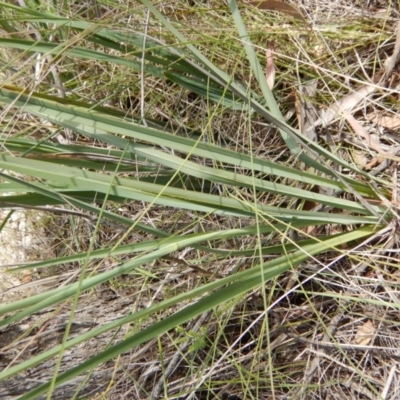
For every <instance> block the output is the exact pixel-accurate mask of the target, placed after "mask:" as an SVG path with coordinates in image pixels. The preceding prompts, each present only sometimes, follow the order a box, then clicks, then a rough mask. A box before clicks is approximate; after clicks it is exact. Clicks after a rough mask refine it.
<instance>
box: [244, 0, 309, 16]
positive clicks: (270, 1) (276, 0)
mask: <svg viewBox="0 0 400 400" xmlns="http://www.w3.org/2000/svg"><path fill="white" fill-rule="evenodd" d="M249 4H250V5H252V6H254V7H257V8H258V9H259V10H271V11H280V12H283V13H284V14H286V15H289V17H292V18H296V19H300V20H302V21H306V19H305V18H304V16H303V14H302V13H301V11H300V10H298V9H297V8H296V7H294V6H292V5H291V4H287V3H284V2H283V1H280V0H259V1H251V2H250V3H249Z"/></svg>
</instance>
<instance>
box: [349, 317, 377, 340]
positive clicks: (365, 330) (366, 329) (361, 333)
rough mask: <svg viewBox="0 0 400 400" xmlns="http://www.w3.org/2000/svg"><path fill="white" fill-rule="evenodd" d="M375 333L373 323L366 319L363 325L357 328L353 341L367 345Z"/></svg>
mask: <svg viewBox="0 0 400 400" xmlns="http://www.w3.org/2000/svg"><path fill="white" fill-rule="evenodd" d="M374 334H375V328H374V325H373V324H372V322H371V321H370V320H368V321H367V322H366V323H365V324H364V325H362V326H360V328H358V331H357V333H356V336H355V338H354V341H355V342H356V343H357V344H359V345H360V346H367V345H368V344H369V343H370V342H371V340H372V338H373V337H374Z"/></svg>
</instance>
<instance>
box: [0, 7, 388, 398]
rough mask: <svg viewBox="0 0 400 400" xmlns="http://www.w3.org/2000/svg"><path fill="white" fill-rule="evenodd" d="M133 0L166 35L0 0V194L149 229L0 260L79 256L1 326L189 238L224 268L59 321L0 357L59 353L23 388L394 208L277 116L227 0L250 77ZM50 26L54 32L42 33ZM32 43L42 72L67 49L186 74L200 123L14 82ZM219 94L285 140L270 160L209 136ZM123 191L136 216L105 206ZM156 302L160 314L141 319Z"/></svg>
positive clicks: (6, 311) (136, 337)
mask: <svg viewBox="0 0 400 400" xmlns="http://www.w3.org/2000/svg"><path fill="white" fill-rule="evenodd" d="M141 3H142V5H143V8H142V10H147V12H148V14H147V15H148V16H149V20H151V21H153V23H155V21H157V23H158V25H159V27H160V28H159V29H161V30H163V31H165V32H168V35H169V37H168V38H169V39H168V44H167V42H166V41H163V40H162V39H159V38H156V37H155V35H152V34H151V33H150V32H147V30H143V29H142V30H140V31H139V30H137V31H134V30H129V31H124V32H121V31H120V30H118V29H115V28H114V29H113V28H109V27H107V26H106V25H105V26H104V25H102V24H101V23H100V22H87V21H85V20H82V19H78V18H71V17H68V18H67V17H63V16H62V12H60V13H57V12H56V11H55V10H46V12H44V11H43V12H42V11H37V10H34V9H31V8H21V7H16V6H13V5H10V4H8V3H1V6H2V7H3V10H4V11H3V13H4V15H5V16H7V18H4V19H3V20H2V22H1V25H2V29H3V31H6V32H7V33H8V35H2V37H1V38H0V47H1V48H2V52H3V53H6V52H8V53H9V54H11V55H12V60H11V61H10V62H9V64H8V65H6V66H5V67H4V71H6V70H7V71H10V69H11V70H12V76H13V77H14V78H15V80H14V81H13V82H11V81H8V80H7V78H6V75H5V74H4V77H3V84H2V86H1V87H0V102H1V104H2V105H3V106H2V107H3V108H2V109H3V121H2V126H3V133H2V136H1V151H0V176H1V180H0V190H1V192H2V193H3V194H7V197H3V199H4V200H6V201H2V202H0V206H1V207H2V208H7V209H11V210H12V209H13V207H21V206H22V207H26V208H29V207H32V208H34V207H42V208H41V209H45V207H49V206H50V207H58V208H63V209H64V210H65V211H66V212H67V211H68V210H79V211H80V212H82V213H85V214H86V215H87V216H89V217H90V218H91V220H92V221H95V231H96V232H97V231H99V230H101V229H102V226H104V225H103V224H105V223H108V224H114V225H115V226H118V227H119V228H118V229H122V230H124V231H126V232H127V234H129V233H135V232H138V233H145V234H146V235H144V236H142V237H144V238H147V239H145V240H144V239H143V240H140V241H137V242H135V241H133V242H132V243H124V244H121V243H117V244H113V245H108V244H107V245H104V246H100V248H99V247H97V248H96V249H95V248H93V247H92V246H89V250H88V251H82V252H76V253H74V254H72V255H68V256H62V257H57V258H52V259H44V260H40V261H37V262H34V263H28V264H26V265H20V266H18V267H13V268H10V272H11V273H18V272H21V271H27V270H35V271H41V270H42V269H43V270H44V269H49V268H50V269H51V268H55V267H56V266H60V265H65V264H67V263H75V264H74V265H79V267H80V268H81V270H80V275H79V279H77V280H76V281H73V282H70V283H66V284H65V285H63V286H60V287H56V288H49V289H45V290H41V291H39V292H38V293H36V294H30V295H29V296H28V297H25V298H23V299H19V300H15V301H13V302H10V303H8V304H3V305H1V306H0V315H1V316H2V319H1V320H0V328H1V329H7V327H9V326H11V324H15V323H18V322H20V321H22V320H23V319H24V318H26V317H29V316H32V315H35V314H36V313H40V312H43V311H44V310H47V309H49V308H50V307H56V306H57V305H59V304H62V303H63V302H67V301H70V302H71V303H70V304H72V310H75V308H74V307H76V305H77V304H78V302H79V298H80V296H81V295H82V294H84V293H89V292H90V291H91V290H94V289H96V288H98V287H100V285H103V284H107V283H109V282H117V281H118V279H123V277H124V276H127V275H129V274H132V273H135V272H138V273H139V272H140V273H142V274H143V276H145V275H146V273H147V274H151V273H150V272H148V271H147V272H146V269H147V266H149V265H152V264H154V263H155V262H157V261H158V260H162V259H163V258H166V257H172V256H174V255H175V256H174V257H178V256H179V254H181V252H182V251H184V250H188V249H190V251H192V252H194V253H195V254H197V255H198V257H199V260H200V259H204V260H205V259H209V260H214V262H215V263H216V265H218V260H220V261H221V263H222V261H223V260H227V259H232V260H236V261H235V263H236V265H235V267H234V268H233V269H232V270H230V271H229V272H226V271H225V272H224V273H218V271H216V272H215V271H214V272H215V274H213V275H212V276H211V277H210V278H209V279H206V280H203V281H202V282H201V283H200V284H198V285H196V286H195V287H192V288H188V289H187V290H186V291H181V292H179V293H174V294H173V295H170V296H165V297H164V298H163V299H162V300H160V301H157V302H152V303H151V304H150V305H149V306H148V307H146V308H142V309H136V310H133V311H132V312H131V313H130V314H129V315H126V316H124V317H121V318H118V319H116V320H114V321H112V322H109V323H107V324H104V325H101V326H98V327H95V328H93V329H89V330H88V331H86V332H85V333H82V334H80V335H79V336H76V337H73V338H70V337H69V336H68V329H67V330H66V334H65V336H64V339H63V340H62V343H60V344H59V345H57V346H55V347H53V348H51V349H50V350H47V351H44V352H42V353H40V354H37V355H35V356H32V357H30V358H29V359H26V360H23V361H20V362H17V363H13V364H11V365H10V366H9V368H7V369H5V370H3V371H1V372H0V382H1V381H6V380H7V379H10V378H11V377H13V376H18V374H21V373H22V372H23V371H26V370H28V369H30V368H32V367H34V366H36V365H39V364H40V363H43V362H45V361H46V360H48V359H50V358H53V357H56V358H57V359H58V363H57V369H56V371H55V373H54V377H53V379H51V380H49V381H48V382H44V383H41V384H38V385H37V386H36V387H34V388H33V389H32V390H31V391H30V392H29V393H26V394H24V395H23V396H22V397H21V398H23V399H34V398H37V396H39V395H41V394H44V393H47V394H49V393H52V392H53V391H54V390H56V388H57V387H58V386H60V385H62V384H64V383H65V382H69V381H72V380H73V379H74V378H75V377H77V376H79V375H82V374H88V373H89V372H90V371H91V370H92V369H93V368H95V367H97V366H99V365H101V364H102V363H105V362H107V361H109V360H111V359H115V358H116V357H118V356H119V355H121V354H124V353H126V352H129V351H131V350H132V349H134V348H135V347H137V346H139V345H141V344H144V343H147V342H148V341H150V340H152V339H154V338H158V337H161V336H162V335H164V334H166V333H168V332H172V331H173V330H174V329H176V328H177V327H178V326H180V325H182V324H185V323H187V322H188V321H191V320H193V319H194V318H196V317H198V316H199V315H201V314H203V313H205V312H207V311H210V310H217V309H219V308H221V307H226V305H227V304H233V303H232V302H234V301H235V299H239V298H240V297H241V296H244V295H246V293H249V292H250V291H253V290H256V289H258V288H262V287H265V285H268V282H270V281H271V280H276V279H279V277H280V276H281V275H282V274H284V273H286V272H287V271H293V270H295V269H296V268H299V267H301V265H303V264H304V263H307V262H309V261H310V260H314V262H315V260H318V256H319V255H321V254H325V253H327V252H330V253H332V254H335V256H336V257H338V259H339V258H345V257H347V256H348V254H350V253H351V251H352V249H354V248H357V247H358V246H362V245H363V243H368V241H369V240H370V239H371V238H373V237H374V236H375V235H376V234H377V233H378V232H379V231H382V230H385V229H388V226H389V224H390V221H391V218H392V213H391V210H390V206H388V204H389V202H388V201H387V202H385V201H384V200H385V199H388V198H389V197H390V192H389V190H388V186H387V184H386V182H382V181H379V180H378V179H376V178H375V177H373V176H370V175H368V173H366V172H364V171H362V170H359V169H358V168H357V167H356V166H354V165H353V164H351V163H349V162H347V161H345V160H343V159H342V158H341V157H340V156H339V155H338V154H337V153H334V152H332V151H331V150H327V148H326V147H325V146H324V145H322V144H318V143H317V142H315V141H312V140H310V139H309V138H308V137H307V136H306V135H305V134H304V132H301V131H299V130H298V129H296V128H294V127H293V125H294V124H292V123H290V124H289V123H288V122H287V121H286V120H285V119H284V117H283V116H282V113H281V111H280V107H279V105H278V103H277V101H276V99H275V97H274V93H273V92H272V91H271V90H270V88H269V86H268V84H267V82H266V79H265V75H264V68H263V67H262V65H261V64H262V63H263V62H264V61H263V60H262V59H260V54H258V53H257V52H256V50H255V47H254V46H253V44H252V42H251V40H250V36H249V34H248V32H247V30H246V27H245V23H244V22H243V20H242V17H241V14H240V12H239V9H238V6H237V4H236V3H235V1H233V0H229V6H230V11H231V17H230V18H232V20H233V21H234V23H235V26H236V31H237V38H236V39H237V40H236V42H237V43H239V45H240V46H242V49H243V51H244V53H245V55H246V58H247V62H248V68H249V73H250V74H251V76H252V84H251V85H250V84H245V83H244V82H243V81H241V80H240V79H235V78H234V77H233V76H232V74H231V73H228V72H225V71H224V70H223V69H221V67H218V66H217V65H216V63H215V62H213V61H212V60H211V58H210V57H208V56H206V55H205V53H204V52H203V51H200V50H199V48H198V47H199V46H196V44H195V43H193V42H191V41H190V40H189V39H187V38H186V37H185V35H184V34H182V33H181V32H182V30H180V29H179V27H177V25H176V24H173V23H172V22H171V21H170V20H169V19H168V18H166V17H165V16H164V15H163V13H162V12H160V11H159V10H158V9H157V8H156V6H154V5H153V4H152V3H150V1H147V0H142V1H141ZM21 26H26V27H30V28H32V30H33V31H34V32H37V33H39V35H40V36H36V37H32V36H34V35H31V37H29V36H26V35H25V36H24V35H19V29H20V27H21ZM146 29H147V28H146ZM55 36H57V40H52V37H53V38H54V37H55ZM39 59H40V60H41V61H44V67H45V68H46V69H47V72H48V73H50V75H51V73H52V71H57V68H58V70H62V65H63V63H68V62H71V60H73V62H74V63H76V64H77V65H79V64H82V65H91V63H96V65H102V68H109V69H113V68H121V69H124V71H128V72H127V73H130V74H132V75H135V76H137V77H138V79H139V80H141V82H142V83H145V82H146V79H149V78H153V79H154V80H157V81H158V82H169V86H168V85H166V86H163V87H164V88H168V87H171V88H172V87H173V88H180V89H181V90H188V91H190V92H191V93H195V94H196V96H198V98H201V99H202V100H203V101H204V103H205V104H207V107H208V114H207V115H205V119H206V123H205V124H204V126H201V127H196V128H195V129H194V128H193V126H191V124H190V116H189V119H187V118H186V119H182V120H180V121H179V120H177V118H176V117H175V121H174V123H171V124H169V125H166V124H165V122H162V121H160V120H157V118H150V117H146V115H145V113H143V112H139V113H137V114H136V115H126V113H124V112H122V111H120V110H118V109H117V108H115V107H109V106H107V105H104V104H103V105H102V104H99V103H98V102H96V103H93V101H89V100H87V99H88V98H89V97H90V96H86V97H85V96H83V95H82V96H80V93H82V91H81V90H77V88H73V89H71V91H70V92H68V90H67V94H66V96H65V97H60V96H59V95H58V94H55V92H54V90H50V89H49V88H48V87H46V85H44V84H36V85H33V84H32V85H30V86H29V85H26V84H24V85H22V86H23V87H21V86H19V85H18V76H19V74H21V76H22V75H23V74H26V73H27V71H26V68H31V66H32V65H34V64H33V63H36V62H39V61H36V60H39ZM24 60H25V61H26V60H28V61H29V62H30V63H31V64H29V66H28V67H25V66H24V65H28V64H23V63H24ZM46 62H47V63H49V64H48V65H46ZM18 63H19V65H18ZM17 65H18V68H17ZM32 74H33V71H32ZM8 76H10V75H8ZM57 76H58V77H59V78H60V79H61V83H60V85H59V86H58V87H59V88H60V87H64V88H65V87H67V88H68V79H67V76H66V75H65V76H64V75H62V74H59V75H57ZM22 81H23V80H22V78H21V82H22ZM23 82H25V81H23ZM171 83H172V86H171ZM154 90H156V89H154ZM171 90H172V89H171ZM70 93H73V94H70ZM138 96H139V95H138ZM139 97H140V96H139ZM140 101H141V102H142V104H141V109H142V111H143V109H145V108H148V107H151V105H146V98H145V96H142V97H141V98H140ZM218 110H223V112H224V113H232V115H239V114H240V115H241V116H242V118H245V119H246V121H247V123H248V124H249V126H250V130H251V129H252V128H251V126H252V125H251V124H252V121H254V120H262V121H264V122H265V124H268V125H269V126H270V127H271V129H272V128H275V132H279V135H280V138H281V142H282V144H283V145H284V146H285V147H286V152H285V156H284V157H282V158H277V159H275V160H272V159H269V158H268V156H265V157H264V156H257V155H255V154H254V152H253V151H252V150H253V149H252V148H250V149H249V151H242V150H240V149H238V148H237V147H235V146H234V145H232V143H231V144H227V143H221V142H218V141H213V140H210V135H209V133H210V131H211V132H212V130H213V129H214V128H213V127H212V124H211V122H212V118H213V112H215V113H218V112H219V111H218ZM23 116H28V117H29V118H30V119H31V120H32V121H37V124H42V126H43V127H45V126H47V131H46V129H45V128H43V129H42V131H40V134H39V133H38V132H36V133H35V134H32V129H27V131H26V132H20V131H17V130H18V126H19V123H20V122H19V121H20V119H21V118H23ZM243 116H244V117H243ZM31 128H32V127H31ZM238 129H240V127H239V128H238ZM43 132H45V133H43ZM60 132H68V133H69V135H70V136H71V137H73V138H76V137H79V138H81V140H79V141H78V140H70V141H68V142H65V143H60V142H59V141H57V140H54V138H55V137H56V136H57V135H59V134H60ZM267 150H268V149H267ZM267 154H268V152H267ZM333 194H335V195H333ZM126 203H134V204H139V205H141V206H140V207H142V209H141V211H140V212H139V213H137V214H136V215H135V218H133V217H132V216H129V215H126V214H123V213H122V212H120V210H121V208H119V207H118V206H114V205H118V204H121V205H123V204H126ZM108 205H113V206H112V207H109V206H108ZM305 205H308V206H307V207H306V206H305ZM155 209H157V210H166V212H168V215H170V216H171V215H173V216H174V217H172V218H176V219H179V218H183V217H182V215H183V216H184V215H186V214H187V215H189V214H190V215H196V216H197V217H196V218H197V221H198V222H199V221H200V222H201V220H202V219H203V218H222V219H223V220H224V221H240V223H236V224H232V226H230V225H229V224H225V225H215V229H191V230H188V229H176V230H165V229H163V228H162V226H161V224H160V225H158V224H156V223H154V222H153V221H151V220H149V219H148V218H147V217H146V215H149V214H151V213H152V210H155ZM10 212H12V211H10ZM107 221H108V222H107ZM192 223H193V222H192ZM3 225H4V226H6V224H5V223H4V224H3ZM114 225H112V226H114ZM4 226H3V228H4ZM332 226H335V227H340V229H337V230H336V233H331V234H329V233H327V232H328V230H327V227H332ZM323 232H325V234H323ZM239 241H243V243H246V245H245V246H244V247H242V248H236V249H235V248H232V247H231V246H230V247H229V248H227V243H235V242H239ZM106 258H113V259H121V260H123V261H121V262H119V263H118V264H117V265H115V266H114V267H113V268H111V269H101V268H99V269H93V268H91V269H90V271H89V268H88V266H89V265H94V264H96V263H99V264H101V262H102V260H104V259H106ZM246 260H247V261H246ZM249 260H250V261H249ZM187 263H188V265H190V262H189V261H188V262H187ZM200 266H201V265H200ZM320 267H321V269H322V268H323V267H324V265H323V264H320ZM71 315H73V312H72V314H71ZM156 315H164V316H165V317H163V318H161V319H160V320H158V321H156V322H154V321H153V322H151V323H148V324H146V325H144V326H143V325H141V322H142V321H144V320H145V319H146V318H148V321H151V320H152V319H151V318H152V317H154V316H156ZM72 321H73V318H72V319H71V321H70V322H69V327H70V326H71V324H72ZM133 325H134V326H137V329H135V331H134V332H133V333H130V334H128V335H126V336H125V337H124V338H122V339H121V340H119V341H117V342H116V343H111V344H110V345H109V346H107V347H106V348H105V349H103V350H102V351H101V352H99V353H98V354H96V355H94V356H91V357H89V358H88V359H87V360H86V361H84V362H82V363H80V364H79V365H76V366H74V367H72V368H69V369H67V370H63V368H62V362H61V358H62V354H63V353H64V352H65V351H66V350H68V349H73V348H74V347H75V346H77V345H79V344H80V343H83V342H86V341H90V340H93V338H96V337H98V336H99V335H101V334H104V333H106V332H111V331H113V330H115V329H120V328H122V327H124V326H133ZM0 385H1V384H0Z"/></svg>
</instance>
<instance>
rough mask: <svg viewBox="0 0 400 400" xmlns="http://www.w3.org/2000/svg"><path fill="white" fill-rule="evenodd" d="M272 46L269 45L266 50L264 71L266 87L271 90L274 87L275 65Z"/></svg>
mask: <svg viewBox="0 0 400 400" xmlns="http://www.w3.org/2000/svg"><path fill="white" fill-rule="evenodd" d="M273 51H274V46H273V44H272V43H271V44H270V45H269V47H268V49H267V54H266V57H267V66H266V70H265V79H266V80H267V85H268V87H269V88H270V89H271V90H272V89H273V88H274V85H275V63H274V55H273Z"/></svg>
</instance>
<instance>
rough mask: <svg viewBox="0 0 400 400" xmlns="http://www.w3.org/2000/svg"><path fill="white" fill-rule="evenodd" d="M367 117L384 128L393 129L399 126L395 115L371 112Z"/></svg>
mask: <svg viewBox="0 0 400 400" xmlns="http://www.w3.org/2000/svg"><path fill="white" fill-rule="evenodd" d="M368 119H369V120H370V121H371V122H373V123H375V124H378V125H380V126H383V127H384V128H387V129H390V130H394V129H398V128H400V118H399V117H397V116H389V115H380V114H378V113H371V114H370V115H368Z"/></svg>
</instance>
